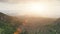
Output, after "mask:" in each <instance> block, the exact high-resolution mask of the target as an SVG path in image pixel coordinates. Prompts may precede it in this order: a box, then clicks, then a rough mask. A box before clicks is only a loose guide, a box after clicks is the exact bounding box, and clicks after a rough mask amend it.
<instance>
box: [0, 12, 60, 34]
mask: <svg viewBox="0 0 60 34" xmlns="http://www.w3.org/2000/svg"><path fill="white" fill-rule="evenodd" d="M24 19H25V18H24V16H23V17H14V16H9V15H6V14H4V13H1V12H0V34H60V18H57V19H55V18H54V19H53V18H42V17H38V18H37V17H28V18H27V20H28V22H27V23H24ZM24 24H25V25H24Z"/></svg>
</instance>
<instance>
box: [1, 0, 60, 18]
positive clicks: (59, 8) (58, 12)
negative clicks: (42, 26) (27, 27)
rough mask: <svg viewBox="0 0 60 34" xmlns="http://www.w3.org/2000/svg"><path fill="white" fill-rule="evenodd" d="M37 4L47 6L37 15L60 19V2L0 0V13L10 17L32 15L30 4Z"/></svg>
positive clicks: (57, 0) (55, 0) (52, 0)
mask: <svg viewBox="0 0 60 34" xmlns="http://www.w3.org/2000/svg"><path fill="white" fill-rule="evenodd" d="M35 3H39V4H44V5H46V6H47V7H45V8H46V9H45V10H44V11H40V12H39V11H36V12H37V13H38V14H37V15H43V16H47V17H60V0H0V12H4V13H8V14H10V15H11V14H13V15H15V14H16V15H25V14H31V13H30V12H31V10H29V7H30V4H35ZM27 6H28V7H27ZM36 12H35V13H36ZM32 14H33V13H32Z"/></svg>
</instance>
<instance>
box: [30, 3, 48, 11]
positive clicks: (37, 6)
mask: <svg viewBox="0 0 60 34" xmlns="http://www.w3.org/2000/svg"><path fill="white" fill-rule="evenodd" d="M45 9H47V6H46V5H44V4H32V5H30V10H32V11H44V10H45Z"/></svg>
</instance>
